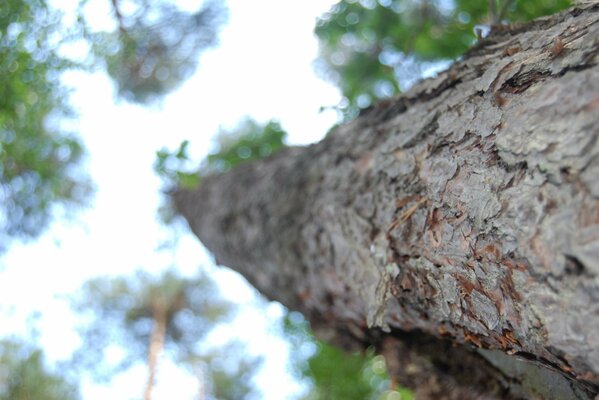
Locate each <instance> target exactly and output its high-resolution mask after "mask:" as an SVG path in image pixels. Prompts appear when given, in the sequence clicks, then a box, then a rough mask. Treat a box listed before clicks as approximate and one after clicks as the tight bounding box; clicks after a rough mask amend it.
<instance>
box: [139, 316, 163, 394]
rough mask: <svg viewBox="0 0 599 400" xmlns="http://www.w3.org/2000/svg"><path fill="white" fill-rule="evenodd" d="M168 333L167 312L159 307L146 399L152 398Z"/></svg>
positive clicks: (150, 344)
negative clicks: (159, 360) (159, 359)
mask: <svg viewBox="0 0 599 400" xmlns="http://www.w3.org/2000/svg"><path fill="white" fill-rule="evenodd" d="M165 335H166V312H165V311H164V310H161V309H158V310H155V312H154V325H153V326H152V333H151V335H150V343H149V350H148V381H147V383H146V389H145V391H144V400H151V399H152V390H153V388H154V382H155V380H156V371H157V368H158V358H159V357H160V354H161V353H162V350H163V349H164V339H165Z"/></svg>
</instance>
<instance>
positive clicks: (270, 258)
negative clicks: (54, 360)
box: [173, 4, 599, 399]
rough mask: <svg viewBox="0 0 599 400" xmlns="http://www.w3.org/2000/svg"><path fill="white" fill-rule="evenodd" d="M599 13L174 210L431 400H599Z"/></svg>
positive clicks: (535, 25)
mask: <svg viewBox="0 0 599 400" xmlns="http://www.w3.org/2000/svg"><path fill="white" fill-rule="evenodd" d="M598 61H599V5H597V4H595V5H587V6H584V7H583V6H581V7H580V8H573V9H571V10H569V11H567V12H563V13H560V14H558V15H555V16H552V17H545V18H541V19H538V20H536V21H534V22H532V23H530V24H527V25H523V26H512V27H506V28H505V29H503V30H502V31H500V32H497V33H495V34H494V35H492V36H491V37H489V38H488V39H486V40H485V41H484V42H483V43H481V44H480V45H478V46H476V47H475V48H473V49H472V50H470V51H469V53H468V54H467V55H466V56H465V57H464V59H463V60H461V61H459V62H457V63H455V64H454V65H453V66H452V67H451V68H450V69H448V70H447V71H445V72H443V73H441V74H439V75H438V76H437V77H435V78H432V79H428V80H425V81H423V82H421V83H420V84H418V85H416V86H415V87H414V88H412V89H411V90H410V91H408V92H407V93H405V94H403V95H402V96H400V97H398V98H396V99H393V100H391V101H386V102H383V103H380V104H379V105H377V106H376V107H374V108H372V109H370V110H368V111H367V112H364V113H363V115H361V116H360V117H359V118H358V119H356V120H354V121H352V122H351V123H349V124H346V125H343V126H341V127H338V128H337V129H336V130H335V131H333V132H332V133H331V134H329V135H328V136H327V138H325V139H324V140H323V141H321V142H320V143H318V144H315V145H312V146H308V147H306V148H289V149H287V150H284V151H283V152H281V153H278V154H276V155H275V156H273V157H271V158H269V159H267V160H264V161H261V162H256V163H251V164H248V165H244V166H240V167H238V168H236V169H234V170H233V171H230V172H228V173H226V174H222V175H217V176H212V177H208V178H205V179H204V180H203V181H202V183H201V185H200V186H199V188H197V189H196V190H194V191H186V190H183V189H180V190H177V191H176V192H175V193H174V194H173V199H174V203H175V205H176V207H177V209H178V210H179V212H181V214H182V215H183V216H184V217H185V218H186V219H187V221H188V222H189V225H190V227H191V229H192V230H193V232H194V233H195V234H196V235H197V236H198V237H199V238H200V240H201V241H202V242H203V243H204V244H205V245H206V246H207V247H208V249H209V250H210V251H212V252H213V254H214V255H215V257H216V260H217V262H218V263H220V264H223V265H226V266H229V267H231V268H233V269H235V270H237V271H239V272H240V273H241V274H242V275H244V276H245V277H246V278H247V279H248V280H249V281H250V282H251V283H252V284H253V285H254V286H255V287H256V288H257V289H258V290H260V291H261V292H262V293H264V294H265V295H266V296H267V297H269V298H270V299H273V300H277V301H280V302H281V303H283V304H284V305H286V306H287V307H289V308H290V309H294V310H299V311H301V312H302V313H304V315H306V316H307V318H308V319H309V320H310V321H311V322H312V324H313V328H314V329H315V331H316V333H317V334H318V335H319V336H320V337H321V338H324V339H326V340H329V341H332V342H334V343H337V344H340V345H343V346H345V347H347V348H353V349H357V348H364V347H367V346H370V345H374V346H375V347H376V348H377V350H378V351H379V352H381V353H382V354H384V355H385V357H386V359H387V362H388V364H389V369H390V371H391V374H392V375H394V376H395V377H396V378H397V379H398V380H399V382H400V383H402V384H404V385H408V386H411V387H414V388H416V391H417V395H418V397H420V398H456V399H457V398H474V397H476V398H481V397H483V396H486V397H488V398H499V397H503V398H519V397H527V398H547V399H549V398H581V399H587V398H593V397H594V396H595V395H596V394H597V393H599V335H598V333H599V141H598V140H597V139H598V136H599V66H598V65H597V63H598Z"/></svg>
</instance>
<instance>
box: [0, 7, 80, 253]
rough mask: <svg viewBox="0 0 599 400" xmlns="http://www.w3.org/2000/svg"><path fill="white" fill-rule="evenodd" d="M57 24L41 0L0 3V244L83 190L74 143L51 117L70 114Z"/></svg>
mask: <svg viewBox="0 0 599 400" xmlns="http://www.w3.org/2000/svg"><path fill="white" fill-rule="evenodd" d="M60 24H61V19H60V15H59V14H58V13H56V12H55V11H53V10H51V9H49V8H48V6H47V5H46V2H45V1H42V0H27V1H23V0H4V1H3V2H2V4H1V5H0V243H1V245H0V247H2V246H5V245H6V244H7V243H8V242H9V240H10V239H11V238H12V237H22V238H32V237H35V236H37V235H38V234H39V233H40V232H41V231H42V230H43V229H44V228H45V227H46V226H47V225H48V222H49V221H50V219H51V216H52V211H53V208H54V207H55V206H56V205H57V204H61V205H63V206H64V208H65V209H67V208H69V207H72V206H74V205H77V204H81V203H82V202H83V201H84V200H85V199H86V197H87V195H88V193H89V184H88V181H87V178H86V177H85V176H84V175H83V174H81V173H78V172H77V171H76V170H75V169H76V168H77V166H78V163H79V161H80V159H81V156H82V146H81V143H80V142H79V140H78V139H76V138H75V137H74V136H72V135H69V134H67V133H65V132H64V131H63V130H62V129H60V128H59V123H58V122H57V121H59V120H61V119H62V120H64V119H65V118H66V117H68V116H69V115H70V113H71V110H70V109H69V107H68V105H67V103H66V100H65V99H66V93H65V90H64V89H63V88H62V87H61V86H60V82H59V73H60V72H62V71H64V70H66V69H68V68H70V67H72V66H73V64H72V63H70V62H69V61H67V60H65V59H63V58H61V57H60V56H59V55H58V53H57V48H58V44H57V43H56V38H61V37H63V33H62V32H61V26H60ZM0 250H1V249H0Z"/></svg>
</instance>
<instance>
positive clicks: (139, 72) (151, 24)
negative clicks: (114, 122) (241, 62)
mask: <svg viewBox="0 0 599 400" xmlns="http://www.w3.org/2000/svg"><path fill="white" fill-rule="evenodd" d="M121 3H123V2H120V1H113V4H114V8H115V10H114V11H115V15H116V16H117V20H118V25H119V29H118V30H117V31H115V32H111V33H106V32H105V33H101V34H98V35H95V36H92V38H93V39H94V40H93V41H94V43H95V46H94V48H95V50H96V53H97V54H98V55H100V57H101V58H103V59H105V61H106V67H107V71H108V73H109V75H110V76H111V77H112V78H113V79H114V81H115V82H116V84H117V88H118V93H119V95H120V96H121V97H123V98H125V99H127V100H130V101H134V102H138V103H148V102H151V101H153V100H156V99H158V98H160V97H161V96H163V95H164V94H166V93H169V92H170V91H172V90H173V89H175V88H177V87H178V86H179V85H180V84H181V83H182V82H183V81H184V80H186V79H187V78H189V77H190V76H191V75H192V74H193V72H195V69H196V67H197V63H198V57H199V54H200V52H201V51H202V50H205V49H207V48H209V47H211V46H213V45H214V44H216V35H217V32H218V30H219V29H220V27H221V25H222V24H223V22H224V21H225V20H226V9H225V8H224V5H223V2H222V1H220V0H211V1H208V2H206V3H205V4H204V6H203V7H202V9H200V10H199V11H197V12H195V13H188V12H184V11H181V10H180V9H179V8H177V7H176V6H174V5H173V4H172V3H170V2H165V1H161V0H156V1H154V2H153V4H151V5H150V3H148V2H147V1H142V0H134V1H129V2H127V6H128V7H127V8H128V10H129V11H128V12H127V13H124V12H123V10H122V9H121V7H120V6H121Z"/></svg>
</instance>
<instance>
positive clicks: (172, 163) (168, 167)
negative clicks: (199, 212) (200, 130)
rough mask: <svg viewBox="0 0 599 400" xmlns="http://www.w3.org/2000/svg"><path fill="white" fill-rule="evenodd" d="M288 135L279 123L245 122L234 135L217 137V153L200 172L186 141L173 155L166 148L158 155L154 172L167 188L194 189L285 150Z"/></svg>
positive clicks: (234, 131)
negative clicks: (208, 178) (216, 175)
mask: <svg viewBox="0 0 599 400" xmlns="http://www.w3.org/2000/svg"><path fill="white" fill-rule="evenodd" d="M286 136H287V132H285V131H284V130H283V128H281V125H279V123H278V122H276V121H269V122H268V123H266V124H264V125H262V124H259V123H257V122H256V121H254V120H251V119H246V120H244V121H243V122H242V123H241V124H240V125H239V126H238V127H237V128H235V129H234V130H233V131H225V130H222V131H220V132H219V133H218V134H217V139H216V143H217V148H216V151H214V152H213V153H210V154H209V155H208V157H206V159H205V160H204V162H203V163H202V164H201V166H200V168H199V169H198V168H197V167H193V166H192V160H191V157H190V156H189V152H188V146H189V141H188V140H185V141H183V142H182V143H181V144H180V145H179V147H178V148H177V149H176V150H174V151H169V150H168V149H166V148H163V149H161V150H159V151H158V152H156V161H155V163H154V171H155V172H156V174H158V176H160V177H161V178H162V179H163V180H164V182H165V184H166V186H168V187H173V186H179V187H183V188H187V189H193V188H195V187H196V186H197V185H198V184H199V183H200V181H201V177H202V176H206V175H209V174H212V173H218V172H225V171H228V170H230V169H231V168H233V167H235V166H237V165H239V164H242V163H244V162H248V161H252V160H258V159H261V158H265V157H268V156H270V155H271V154H273V153H274V152H277V151H279V150H281V149H282V148H284V147H285V143H284V141H285V137H286Z"/></svg>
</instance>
